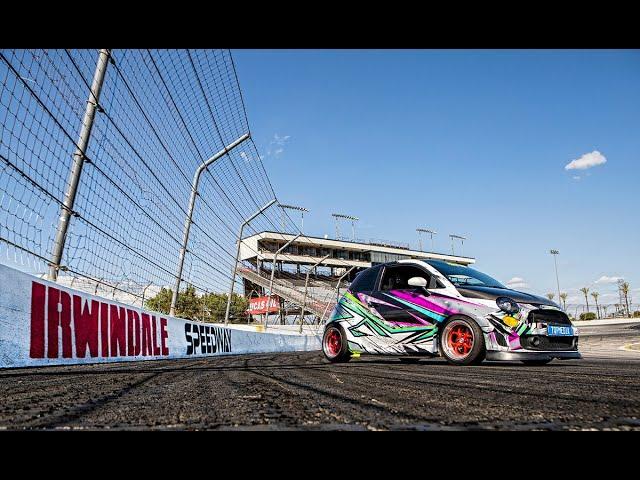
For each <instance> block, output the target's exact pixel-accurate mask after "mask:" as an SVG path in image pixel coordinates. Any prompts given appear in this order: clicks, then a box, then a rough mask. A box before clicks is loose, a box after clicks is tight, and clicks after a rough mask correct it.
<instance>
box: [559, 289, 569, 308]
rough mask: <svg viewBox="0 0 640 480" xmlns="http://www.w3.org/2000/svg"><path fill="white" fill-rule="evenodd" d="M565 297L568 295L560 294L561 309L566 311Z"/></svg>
mask: <svg viewBox="0 0 640 480" xmlns="http://www.w3.org/2000/svg"><path fill="white" fill-rule="evenodd" d="M567 297H568V295H567V294H566V293H564V292H562V293H561V294H560V300H562V309H563V310H566V309H567Z"/></svg>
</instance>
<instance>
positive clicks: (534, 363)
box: [521, 358, 553, 367]
mask: <svg viewBox="0 0 640 480" xmlns="http://www.w3.org/2000/svg"><path fill="white" fill-rule="evenodd" d="M551 360H553V359H552V358H547V359H546V360H521V362H522V363H524V364H525V365H529V366H532V367H536V366H538V367H540V366H542V365H546V364H547V363H550V362H551Z"/></svg>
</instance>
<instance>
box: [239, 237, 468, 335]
mask: <svg viewBox="0 0 640 480" xmlns="http://www.w3.org/2000/svg"><path fill="white" fill-rule="evenodd" d="M287 244H289V245H287ZM285 246H286V247H285ZM283 247H285V248H283ZM409 258H413V259H433V260H445V261H448V262H454V263H459V264H462V265H470V264H473V263H475V259H473V258H470V257H463V256H456V255H449V254H443V253H435V252H425V251H421V250H412V249H411V248H410V247H409V246H403V245H402V244H399V243H397V242H385V241H380V240H370V241H365V240H342V239H331V238H326V237H325V238H322V237H313V236H308V235H304V236H302V235H294V234H290V233H281V232H275V231H261V232H258V233H255V234H253V235H250V236H248V237H245V238H243V239H242V240H241V242H240V258H239V260H240V263H241V264H240V266H239V268H238V273H239V275H240V277H241V279H242V283H243V287H244V295H245V296H246V297H247V298H255V297H260V296H264V295H269V294H270V293H271V294H272V295H275V296H277V297H278V298H279V299H280V311H279V312H277V313H276V319H275V323H281V324H285V323H293V322H300V323H308V324H316V325H319V324H322V323H323V322H324V321H325V320H326V319H327V317H328V315H329V314H330V312H331V310H332V309H333V307H334V306H335V304H336V302H337V300H338V298H339V296H340V294H341V292H342V293H343V292H344V289H345V288H348V286H349V283H350V282H351V281H352V280H353V279H354V278H355V276H356V275H357V274H358V273H359V272H361V271H362V270H364V269H366V268H368V267H371V266H373V265H377V264H380V263H386V262H391V261H396V260H402V259H409ZM272 277H273V280H274V281H273V282H272V281H271V278H272ZM270 290H271V292H270ZM303 307H304V312H303V311H302V310H303ZM254 320H256V321H264V322H265V323H266V322H267V321H268V319H267V318H265V317H263V318H261V319H254Z"/></svg>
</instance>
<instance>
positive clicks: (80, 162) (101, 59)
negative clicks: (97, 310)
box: [49, 48, 111, 281]
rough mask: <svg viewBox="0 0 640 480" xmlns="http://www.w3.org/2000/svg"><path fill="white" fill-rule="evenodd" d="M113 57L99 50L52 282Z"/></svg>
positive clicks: (51, 272) (58, 234) (51, 270)
mask: <svg viewBox="0 0 640 480" xmlns="http://www.w3.org/2000/svg"><path fill="white" fill-rule="evenodd" d="M110 57H111V51H110V50H109V49H107V48H103V49H102V50H100V53H99V55H98V63H97V64H96V71H95V73H94V75H93V83H92V84H91V91H90V92H89V99H88V100H87V108H86V109H85V111H84V118H83V119H82V128H81V130H80V137H79V138H78V144H77V146H76V151H75V153H74V154H73V166H72V167H71V173H70V174H69V180H68V182H67V190H66V192H65V194H64V201H63V203H62V206H61V207H60V218H59V220H58V229H57V231H56V237H55V240H54V243H53V252H52V256H51V264H50V265H49V279H50V280H53V281H56V280H57V279H58V270H59V269H60V262H61V261H62V253H63V252H64V244H65V242H66V240H67V231H68V229H69V220H70V218H71V213H72V212H73V206H74V204H75V201H76V193H77V192H78V184H79V183H80V175H81V173H82V167H83V166H84V162H85V160H86V156H85V155H86V152H87V148H88V147H89V139H90V137H91V129H92V128H93V122H94V119H95V115H96V110H97V109H98V102H99V101H100V92H101V91H102V84H103V83H104V76H105V73H106V71H107V64H108V63H109V58H110Z"/></svg>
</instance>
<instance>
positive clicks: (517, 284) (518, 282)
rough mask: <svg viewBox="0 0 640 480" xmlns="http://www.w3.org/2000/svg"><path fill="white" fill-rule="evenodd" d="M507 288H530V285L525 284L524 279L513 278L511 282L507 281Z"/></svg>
mask: <svg viewBox="0 0 640 480" xmlns="http://www.w3.org/2000/svg"><path fill="white" fill-rule="evenodd" d="M506 285H507V287H509V288H528V287H529V284H528V283H527V282H525V280H524V278H521V277H513V278H512V279H511V280H507V284H506Z"/></svg>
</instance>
